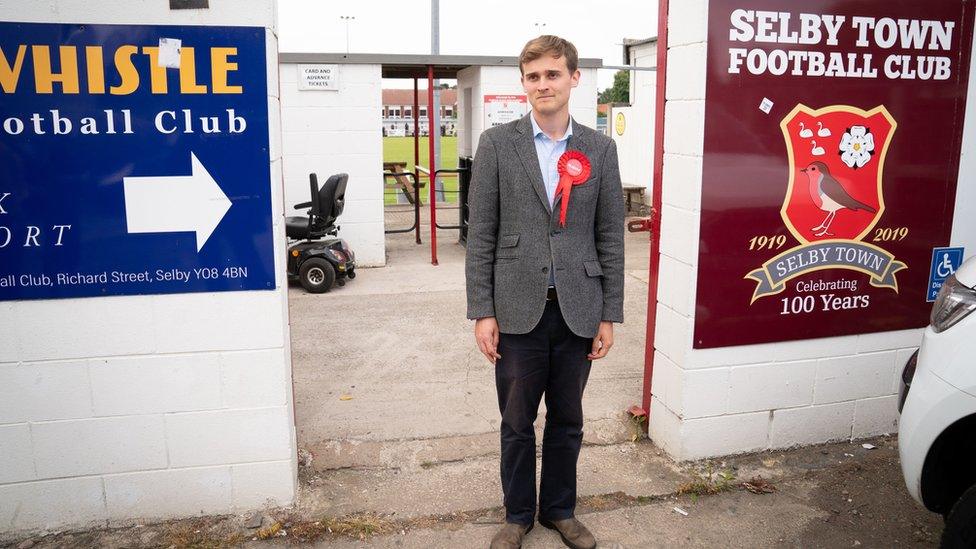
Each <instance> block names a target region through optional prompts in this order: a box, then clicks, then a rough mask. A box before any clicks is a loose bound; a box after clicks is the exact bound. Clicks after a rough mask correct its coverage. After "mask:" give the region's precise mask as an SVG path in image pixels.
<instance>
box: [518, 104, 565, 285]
mask: <svg viewBox="0 0 976 549" xmlns="http://www.w3.org/2000/svg"><path fill="white" fill-rule="evenodd" d="M529 120H531V121H532V135H533V136H535V154H536V156H538V157H539V171H541V172H542V182H543V183H545V185H546V196H548V197H549V208H550V209H552V207H553V203H554V202H555V201H556V185H558V184H559V157H560V156H562V155H563V153H564V152H566V142H567V141H569V137H570V136H571V135H573V119H572V118H570V119H569V126H568V127H567V128H566V133H564V134H563V136H562V137H561V138H559V139H556V140H553V139H551V138H550V137H549V136H548V135H546V133H545V132H544V131H542V128H540V127H539V125H538V124H536V123H535V117H533V116H532V115H531V114H529ZM549 285H550V286H555V285H556V273H555V269H554V268H553V266H552V264H551V263H550V265H549Z"/></svg>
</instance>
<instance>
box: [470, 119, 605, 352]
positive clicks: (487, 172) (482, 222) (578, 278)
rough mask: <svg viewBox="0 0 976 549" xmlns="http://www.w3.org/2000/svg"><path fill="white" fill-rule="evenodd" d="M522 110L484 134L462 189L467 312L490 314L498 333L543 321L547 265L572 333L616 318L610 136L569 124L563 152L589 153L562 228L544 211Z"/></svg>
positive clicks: (590, 331) (554, 214)
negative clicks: (466, 190) (586, 171)
mask: <svg viewBox="0 0 976 549" xmlns="http://www.w3.org/2000/svg"><path fill="white" fill-rule="evenodd" d="M529 116H531V114H528V115H526V116H524V117H522V118H521V119H520V120H516V121H514V122H510V123H508V124H505V125H502V126H496V127H494V128H491V129H489V130H487V131H485V132H484V133H483V134H481V140H480V142H479V143H478V152H477V154H476V155H475V158H474V166H473V168H472V178H471V189H470V194H469V196H468V205H469V207H470V216H469V221H468V243H467V253H466V258H465V277H466V281H467V296H468V314H467V316H468V318H471V319H475V318H484V317H490V316H494V317H495V318H496V320H497V321H498V326H499V330H500V331H501V332H503V333H510V334H524V333H527V332H529V331H531V330H532V328H534V327H535V326H536V324H538V322H539V319H540V318H542V313H543V310H544V309H545V305H546V288H547V287H548V284H549V265H550V263H552V265H553V267H554V268H555V270H556V273H555V278H556V290H557V292H558V294H559V307H560V309H561V311H562V314H563V318H564V319H565V320H566V324H567V325H568V326H569V328H570V329H571V330H572V331H573V333H575V334H576V335H579V336H582V337H593V336H595V335H596V333H597V329H598V328H599V325H600V321H602V320H607V321H611V322H623V319H624V318H623V317H624V313H623V294H624V199H623V191H622V188H621V185H620V169H619V167H618V165H617V148H616V145H615V144H614V142H613V140H611V139H610V138H609V137H607V136H605V135H603V134H601V133H598V132H596V131H594V130H592V129H590V128H587V127H586V126H582V125H580V124H577V123H576V122H575V121H573V122H572V124H573V135H572V136H570V138H569V142H568V143H567V146H566V148H567V150H572V149H575V150H578V151H580V152H582V153H583V154H585V155H586V156H587V158H589V160H590V165H591V171H590V174H591V176H590V179H589V180H587V181H586V182H585V183H583V184H581V185H574V186H573V189H572V192H571V193H570V199H569V211H568V213H567V216H566V227H560V226H559V208H560V199H559V198H557V199H556V203H555V205H554V206H553V207H552V208H550V206H549V199H548V197H547V196H546V189H545V184H544V183H543V180H542V172H541V170H540V168H539V160H538V156H537V155H536V151H535V143H534V140H533V139H534V137H533V135H532V123H531V121H530V120H529Z"/></svg>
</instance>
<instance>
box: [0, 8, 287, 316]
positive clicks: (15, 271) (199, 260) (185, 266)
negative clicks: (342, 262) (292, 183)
mask: <svg viewBox="0 0 976 549" xmlns="http://www.w3.org/2000/svg"><path fill="white" fill-rule="evenodd" d="M264 33H265V30H264V29H263V28H253V27H195V26H139V25H60V24H36V23H0V300H19V299H50V298H67V297H85V296H102V295H132V294H170V293H185V292H216V291H230V290H258V289H262V290H266V289H273V288H274V286H275V272H274V245H273V238H272V226H271V225H272V223H271V222H272V219H271V173H270V161H269V152H268V91H267V86H268V76H267V65H266V50H265V34H264ZM272 62H276V60H272Z"/></svg>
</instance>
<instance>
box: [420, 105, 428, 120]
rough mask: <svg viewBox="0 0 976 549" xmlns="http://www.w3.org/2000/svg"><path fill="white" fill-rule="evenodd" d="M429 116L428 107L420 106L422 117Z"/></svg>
mask: <svg viewBox="0 0 976 549" xmlns="http://www.w3.org/2000/svg"><path fill="white" fill-rule="evenodd" d="M425 116H427V107H420V117H421V118H423V117H425Z"/></svg>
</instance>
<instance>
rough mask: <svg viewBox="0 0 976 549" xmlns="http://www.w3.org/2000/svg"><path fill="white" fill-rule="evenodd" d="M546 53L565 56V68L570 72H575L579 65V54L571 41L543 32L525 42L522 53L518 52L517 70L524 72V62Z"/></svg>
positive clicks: (557, 56)
mask: <svg viewBox="0 0 976 549" xmlns="http://www.w3.org/2000/svg"><path fill="white" fill-rule="evenodd" d="M546 54H549V55H551V56H552V57H554V58H559V57H564V56H565V57H566V68H568V69H569V72H571V73H573V72H576V69H577V68H578V67H579V54H578V53H577V52H576V46H574V45H573V43H572V42H570V41H569V40H566V39H565V38H560V37H558V36H553V35H551V34H543V35H542V36H540V37H538V38H533V39H532V40H529V41H528V42H526V43H525V47H524V48H522V53H520V54H519V72H521V73H522V74H525V70H524V68H523V67H524V65H525V64H526V63H531V62H532V61H535V60H536V59H538V58H540V57H542V56H543V55H546Z"/></svg>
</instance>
